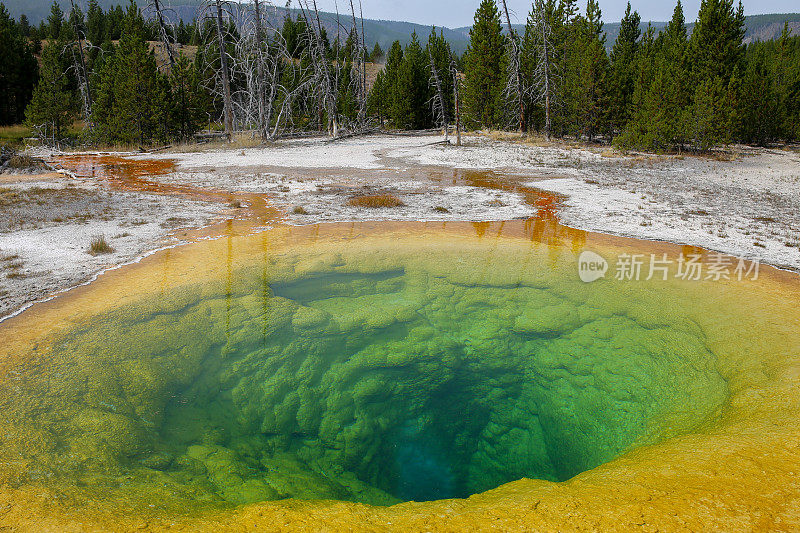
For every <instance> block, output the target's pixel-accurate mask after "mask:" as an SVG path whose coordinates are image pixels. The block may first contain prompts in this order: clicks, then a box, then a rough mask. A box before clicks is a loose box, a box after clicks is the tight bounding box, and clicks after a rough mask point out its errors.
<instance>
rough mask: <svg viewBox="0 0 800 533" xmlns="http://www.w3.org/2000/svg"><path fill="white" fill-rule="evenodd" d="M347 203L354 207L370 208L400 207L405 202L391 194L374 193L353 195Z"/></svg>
mask: <svg viewBox="0 0 800 533" xmlns="http://www.w3.org/2000/svg"><path fill="white" fill-rule="evenodd" d="M348 203H349V204H350V205H352V206H354V207H369V208H371V209H376V208H381V207H402V206H404V205H406V204H404V203H403V201H402V200H400V198H398V197H396V196H392V195H391V194H376V195H372V196H355V197H353V198H350V200H349V201H348Z"/></svg>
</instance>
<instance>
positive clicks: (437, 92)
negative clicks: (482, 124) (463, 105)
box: [428, 46, 450, 140]
mask: <svg viewBox="0 0 800 533" xmlns="http://www.w3.org/2000/svg"><path fill="white" fill-rule="evenodd" d="M428 61H429V64H430V69H431V78H430V84H431V86H432V87H433V89H434V94H433V116H434V117H435V120H436V122H437V123H438V124H441V126H442V128H443V129H444V138H445V140H447V136H448V133H449V128H450V117H449V114H448V112H447V99H446V98H445V96H444V87H443V84H442V78H441V77H440V76H439V68H438V67H437V66H436V61H435V60H434V58H433V49H432V47H430V46H429V47H428Z"/></svg>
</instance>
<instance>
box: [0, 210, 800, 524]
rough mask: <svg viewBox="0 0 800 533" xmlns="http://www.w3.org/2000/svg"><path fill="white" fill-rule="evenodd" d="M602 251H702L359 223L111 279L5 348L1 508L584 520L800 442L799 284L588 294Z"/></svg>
mask: <svg viewBox="0 0 800 533" xmlns="http://www.w3.org/2000/svg"><path fill="white" fill-rule="evenodd" d="M539 229H540V230H541V228H539ZM584 248H589V249H592V250H595V251H597V252H600V253H601V254H603V255H604V256H606V257H608V258H609V259H611V258H612V257H613V256H615V255H616V254H618V253H620V252H625V251H628V252H629V253H630V250H631V249H635V250H638V252H639V253H644V252H643V251H642V250H645V251H646V253H648V254H649V253H650V252H651V251H652V252H653V253H656V252H658V253H659V254H660V253H666V252H671V253H678V254H679V253H680V252H681V251H682V250H680V249H679V248H677V247H670V246H667V245H655V244H650V243H635V242H631V241H624V240H618V239H610V238H605V237H600V236H593V235H586V234H583V233H581V232H575V231H572V230H567V229H565V228H560V227H557V228H549V230H547V231H538V232H537V230H536V228H534V227H531V226H530V225H526V224H525V223H523V222H514V223H506V224H490V225H469V224H448V225H446V226H444V227H443V226H442V225H441V224H438V225H436V226H432V225H424V224H414V225H409V224H404V225H400V224H395V225H392V224H381V225H369V224H362V225H351V226H322V227H317V228H295V229H287V228H282V229H276V230H273V231H270V232H266V233H263V234H258V235H255V236H249V237H235V238H229V239H221V240H217V241H210V242H205V243H200V244H197V245H192V246H187V247H184V248H182V249H176V250H170V251H167V252H163V253H161V254H158V255H157V256H154V257H152V258H149V259H148V260H145V261H144V262H142V263H141V264H140V265H136V266H133V267H129V268H126V269H123V270H121V271H118V272H114V273H110V274H107V275H106V276H103V277H102V278H101V279H100V280H99V281H98V282H96V283H94V284H92V285H91V286H88V287H85V288H82V289H79V290H77V291H75V292H74V293H71V294H69V295H67V296H64V297H62V298H58V299H56V300H54V301H52V302H49V303H47V304H42V305H38V306H35V307H34V308H32V309H31V310H29V311H27V312H25V313H23V314H22V315H20V316H19V317H17V318H15V319H13V320H10V321H7V322H6V323H4V324H3V325H2V326H0V334H2V336H3V337H4V338H6V339H10V341H9V342H7V343H6V344H5V347H3V348H0V360H2V374H0V375H2V376H3V378H2V382H0V403H1V405H2V412H3V420H2V428H1V429H2V437H0V438H1V439H2V447H0V461H2V464H0V475H1V476H2V479H1V480H2V487H3V488H2V490H3V491H4V494H5V495H8V496H9V497H11V496H12V495H13V497H14V498H16V499H20V498H24V497H30V496H31V495H32V494H37V495H46V499H47V501H48V503H47V506H46V507H47V509H49V510H50V511H51V512H52V511H53V509H56V508H58V509H61V511H59V512H64V513H66V515H69V513H76V512H85V510H87V509H92V512H95V511H96V510H97V509H100V512H102V513H107V514H109V513H110V515H114V514H115V513H122V512H124V513H127V514H132V515H134V516H144V515H150V516H161V517H172V518H173V519H174V517H175V516H180V517H183V519H187V520H188V519H190V518H191V517H193V516H194V517H195V518H196V516H197V515H198V513H199V514H201V515H202V514H204V513H205V514H207V513H223V514H224V513H231V512H233V513H239V512H242V511H241V510H242V509H250V507H241V506H242V505H244V504H254V503H259V502H273V503H268V504H264V503H261V504H260V505H262V506H264V505H268V506H269V507H267V509H273V510H275V509H280V508H281V506H283V508H284V511H285V509H290V508H292V506H293V505H297V504H298V503H297V502H298V500H303V501H305V502H306V503H304V504H302V505H304V506H305V507H304V508H305V509H313V508H314V507H313V506H314V505H319V506H320V507H319V508H321V509H324V508H326V506H327V505H330V504H324V505H323V504H322V502H319V501H320V500H327V501H330V500H335V501H340V502H355V503H359V504H369V505H371V506H376V507H370V509H372V510H371V511H370V512H374V513H378V514H380V513H381V512H383V511H381V510H380V508H381V507H385V506H392V505H394V504H398V503H401V502H406V501H412V500H413V501H417V502H427V501H433V500H444V499H451V498H467V497H469V496H471V495H479V494H480V496H475V497H473V498H472V499H470V500H467V501H473V500H475V499H476V498H491V496H490V495H492V494H495V493H497V494H501V495H503V494H506V493H505V492H504V491H509V490H512V491H513V490H519V487H522V486H524V487H529V488H530V491H531V492H529V493H525V494H522V495H521V496H520V497H519V498H520V501H527V500H526V498H530V497H532V496H531V495H536V497H537V498H538V501H543V498H544V499H545V500H546V494H545V493H546V492H547V493H553V495H551V496H550V498H551V499H550V500H547V501H557V500H558V497H561V496H564V494H559V491H561V492H563V493H565V494H566V493H568V492H570V491H572V492H575V491H577V492H576V493H575V494H572V495H571V496H570V497H571V498H573V499H574V498H578V500H577V501H579V499H580V496H579V495H577V494H579V493H580V491H581V490H586V488H587V487H592V486H602V485H603V483H604V482H607V483H611V484H618V485H619V486H620V487H622V493H620V496H617V497H614V498H609V500H610V501H613V500H614V499H616V498H618V497H621V496H622V495H624V492H625V490H628V491H634V492H635V491H637V490H645V492H647V493H648V494H651V496H652V491H653V490H655V488H653V487H654V486H655V485H653V484H654V482H655V481H657V480H659V479H661V480H663V479H671V480H675V479H677V477H680V476H684V475H687V474H692V472H694V473H699V472H701V471H704V469H705V468H707V467H708V466H709V465H710V464H712V463H714V461H715V460H716V459H715V458H714V457H713V455H714V453H721V454H723V455H724V454H725V450H726V448H725V447H724V445H723V444H724V443H728V444H729V445H730V444H733V445H735V446H740V447H741V446H744V445H745V444H748V443H750V444H753V445H756V448H755V449H756V450H757V449H759V448H758V447H759V446H760V445H761V444H763V443H764V442H765V441H769V440H770V439H771V438H772V436H774V435H775V434H777V433H780V434H781V435H783V436H782V437H781V438H780V439H778V440H780V441H783V439H784V438H786V435H784V434H783V433H781V432H784V431H790V432H796V431H797V429H796V426H791V424H788V423H787V422H788V420H787V419H786V417H787V416H789V417H795V416H797V415H796V413H797V411H796V407H797V404H798V401H797V400H798V396H800V394H798V393H797V390H796V383H797V379H798V378H797V376H798V372H797V367H798V360H797V354H798V345H800V342H798V341H799V339H798V329H797V327H798V313H797V310H796V308H795V307H796V303H797V301H798V300H797V289H798V284H797V282H796V280H795V279H794V277H793V276H790V275H786V274H782V273H778V272H776V271H771V270H768V269H767V270H765V272H764V273H762V277H761V279H760V280H759V281H742V282H738V281H730V282H725V281H719V282H712V281H706V282H689V281H678V280H675V279H672V278H671V279H670V280H668V281H663V280H662V281H655V280H654V281H649V282H648V281H638V282H636V281H616V280H614V279H603V280H600V281H597V282H595V283H590V284H586V283H582V282H581V281H580V280H579V279H578V275H577V259H576V257H577V253H578V252H580V251H581V250H583V249H584ZM123 274H124V275H123ZM611 277H613V273H612V274H611V275H609V278H611ZM776 395H777V397H780V398H781V399H780V401H778V400H777V399H776ZM775 413H779V415H776V414H775ZM773 415H774V416H773ZM776 417H777V418H776ZM765 423H766V424H767V427H768V428H769V429H768V430H766V431H764V430H763V426H764V424H765ZM742 424H744V425H742ZM753 424H756V426H753ZM790 426H791V427H790ZM758 427H762V429H756V428H758ZM731 428H735V430H731ZM770 431H771V432H772V433H770ZM776 432H777V433H776ZM771 435H772V436H771ZM753 437H755V439H753ZM776 438H777V437H776ZM748 439H750V440H748ZM687 446H688V448H687ZM709 446H710V449H709V448H708V447H709ZM744 448H745V449H747V450H749V448H747V446H744ZM737 449H738V448H737ZM715 450H716V452H715ZM687 453H688V455H686V454H687ZM752 453H754V452H752V450H751V451H750V452H747V451H743V450H739V451H737V452H736V456H737V457H746V458H747V460H748V461H756V459H753V457H751V455H752ZM771 453H772V455H773V456H775V454H778V455H780V452H778V451H776V450H775V448H773V449H772V451H771ZM787 453H794V454H796V453H797V449H796V447H795V448H794V449H792V450H789V451H787ZM795 457H796V455H795ZM687 460H688V461H689V464H690V465H691V464H692V461H693V460H694V461H697V463H696V464H694V465H693V466H689V467H687V466H686V465H685V463H684V462H685V461H687ZM785 460H786V457H784V458H783V460H782V461H783V462H781V461H778V462H777V463H776V465H775V468H776V472H777V473H780V472H783V471H784V470H785V469H786V468H790V469H791V468H796V467H798V464H793V465H792V464H786V461H785ZM763 461H764V459H759V460H757V462H758V464H759V465H760V466H759V468H761V470H762V471H767V470H769V468H767V467H766V465H765V463H763ZM723 464H727V463H723ZM681 465H683V466H681ZM643 467H646V468H644V470H642V468H643ZM715 468H717V474H716V476H711V478H713V479H718V478H720V476H721V475H722V474H721V471H720V470H719V467H715ZM765 468H766V470H765ZM653 469H655V470H653ZM648 472H649V473H648ZM740 472H741V471H740ZM582 473H583V474H582ZM580 474H582V475H580ZM576 476H577V477H576ZM604 476H605V477H604ZM620 476H622V477H620ZM625 476H634V478H633V479H629V480H627V481H626V480H625V479H626V478H625ZM523 479H525V480H524V481H518V480H523ZM704 479H706V480H708V479H710V478H709V476H704ZM585 480H589V481H585ZM634 480H635V481H634ZM511 482H517V483H511ZM554 482H556V483H554ZM562 482H565V483H562ZM729 482H730V480H729ZM520 483H522V484H523V485H520ZM627 485H631V486H627ZM656 485H657V483H656ZM501 486H503V487H502V488H501V489H499V490H498V491H492V492H488V493H487V492H486V491H490V489H496V488H498V487H501ZM678 486H680V483H679V484H678ZM512 487H517V488H516V489H512ZM692 487H693V486H692V485H691V484H689V485H686V486H685V487H684V488H692ZM545 488H546V490H545ZM651 489H652V490H651ZM537 490H538V491H539V493H538V495H537ZM481 493H486V494H481ZM656 494H660V497H661V498H663V499H665V500H669V499H671V498H673V496H670V495H665V494H666V493H665V492H664V491H663V489H662V490H661V492H656ZM595 496H596V495H595ZM504 498H505V499H503V500H502V501H504V502H506V503H507V500H508V496H504ZM488 501H491V500H488ZM314 502H318V503H317V504H315V503H314ZM37 505H38V504H37ZM287 505H288V507H286V506H287ZM342 505H345V504H342ZM427 505H433V506H435V505H439V502H432V503H430V504H427ZM309 506H311V507H309ZM256 507H257V506H256ZM545 507H546V505H545ZM230 508H234V509H233V511H226V510H227V509H230ZM402 508H403V506H395V507H389V508H388V509H386V511H385V512H389V513H393V512H395V511H394V510H396V509H402ZM526 509H527V507H526ZM81 510H84V511H81ZM306 512H308V511H306ZM527 512H530V511H527ZM312 514H313V513H312ZM466 514H467V515H468V513H466ZM187 517H189V518H187Z"/></svg>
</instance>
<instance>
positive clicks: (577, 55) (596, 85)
mask: <svg viewBox="0 0 800 533" xmlns="http://www.w3.org/2000/svg"><path fill="white" fill-rule="evenodd" d="M601 17H602V15H601V12H600V6H599V5H598V4H597V2H596V1H595V0H589V1H588V4H587V7H586V16H585V17H583V16H577V17H575V19H574V20H573V22H572V28H573V29H572V35H573V38H572V39H571V40H570V46H569V48H568V50H567V54H566V61H567V63H566V65H565V71H566V75H565V76H564V78H565V80H564V81H565V84H564V94H563V95H562V99H563V108H564V109H563V114H564V118H563V123H564V126H565V128H566V131H568V132H569V133H571V134H573V135H575V136H577V137H580V136H583V135H585V136H586V137H588V138H589V140H592V139H593V138H594V136H595V134H597V132H599V131H601V130H604V129H605V116H604V114H605V108H606V105H607V104H606V89H605V85H606V78H607V76H608V68H609V67H608V56H606V51H605V44H604V43H605V35H604V34H603V23H602V20H601Z"/></svg>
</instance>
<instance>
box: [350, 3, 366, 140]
mask: <svg viewBox="0 0 800 533" xmlns="http://www.w3.org/2000/svg"><path fill="white" fill-rule="evenodd" d="M350 14H351V15H352V17H353V28H352V30H351V32H350V35H352V36H353V55H354V57H353V58H352V65H353V67H352V68H353V73H352V74H353V75H352V76H351V79H352V84H351V87H352V89H353V92H354V93H355V95H356V100H357V101H358V117H357V122H358V124H359V126H361V127H363V125H364V122H365V120H366V116H367V87H366V82H365V80H366V60H365V57H364V46H363V35H362V36H361V38H360V37H359V32H358V22H357V21H356V10H355V6H354V5H353V0H350ZM361 31H362V32H363V31H364V21H363V19H362V21H361Z"/></svg>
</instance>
